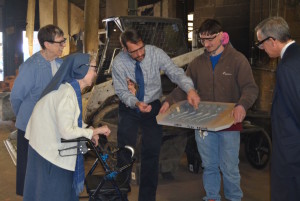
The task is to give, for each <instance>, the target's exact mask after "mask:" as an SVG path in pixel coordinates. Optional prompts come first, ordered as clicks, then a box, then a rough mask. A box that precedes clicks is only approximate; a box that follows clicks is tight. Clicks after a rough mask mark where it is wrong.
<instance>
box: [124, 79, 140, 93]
mask: <svg viewBox="0 0 300 201" xmlns="http://www.w3.org/2000/svg"><path fill="white" fill-rule="evenodd" d="M126 81H127V87H128V90H129V91H130V93H132V94H133V95H134V96H135V95H136V90H137V88H136V87H137V85H136V83H134V82H133V81H132V80H131V79H129V78H127V79H126Z"/></svg>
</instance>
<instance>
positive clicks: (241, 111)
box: [232, 105, 246, 124]
mask: <svg viewBox="0 0 300 201" xmlns="http://www.w3.org/2000/svg"><path fill="white" fill-rule="evenodd" d="M232 116H233V118H234V124H237V123H240V122H242V121H243V120H244V118H245V117H246V110H245V108H244V107H243V106H242V105H237V106H236V107H234V108H233V110H232Z"/></svg>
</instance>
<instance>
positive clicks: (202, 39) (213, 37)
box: [200, 32, 220, 45]
mask: <svg viewBox="0 0 300 201" xmlns="http://www.w3.org/2000/svg"><path fill="white" fill-rule="evenodd" d="M219 34H220V32H219V33H216V34H215V35H214V36H212V37H209V38H201V36H200V42H201V44H202V45H204V44H205V41H209V42H211V41H213V40H214V39H215V38H216V37H217V36H218V35H219Z"/></svg>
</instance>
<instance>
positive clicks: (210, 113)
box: [156, 101, 235, 131]
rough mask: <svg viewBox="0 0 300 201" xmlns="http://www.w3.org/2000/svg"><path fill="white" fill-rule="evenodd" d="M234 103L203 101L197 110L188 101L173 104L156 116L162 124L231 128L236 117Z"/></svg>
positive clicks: (197, 127)
mask: <svg viewBox="0 0 300 201" xmlns="http://www.w3.org/2000/svg"><path fill="white" fill-rule="evenodd" d="M234 105H235V104H234V103H220V102H205V101H201V102H200V104H199V107H198V109H197V110H195V109H194V108H193V107H192V106H191V105H190V104H188V102H187V101H181V102H178V103H176V104H174V105H172V106H171V107H170V108H169V110H168V111H166V112H165V113H163V114H159V115H157V116H156V120H157V123H158V124H160V125H167V126H175V127H183V128H192V129H200V130H208V131H219V130H223V129H226V128H229V127H230V126H231V125H232V124H233V122H234V119H233V117H232V116H231V112H232V109H233V108H234Z"/></svg>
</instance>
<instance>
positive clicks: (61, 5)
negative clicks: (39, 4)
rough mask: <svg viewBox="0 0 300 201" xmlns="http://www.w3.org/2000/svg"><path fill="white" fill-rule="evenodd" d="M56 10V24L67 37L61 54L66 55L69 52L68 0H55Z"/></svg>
mask: <svg viewBox="0 0 300 201" xmlns="http://www.w3.org/2000/svg"><path fill="white" fill-rule="evenodd" d="M56 10H57V26H58V27H59V28H61V29H62V30H63V32H64V36H65V38H66V39H67V41H66V47H65V48H64V51H63V53H62V56H66V55H68V54H69V53H70V43H69V42H70V41H69V39H70V36H69V23H68V21H69V20H68V19H69V14H68V10H69V5H68V0H56Z"/></svg>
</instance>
